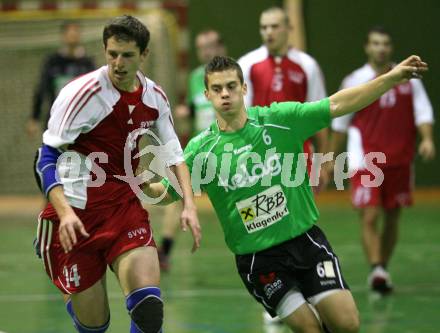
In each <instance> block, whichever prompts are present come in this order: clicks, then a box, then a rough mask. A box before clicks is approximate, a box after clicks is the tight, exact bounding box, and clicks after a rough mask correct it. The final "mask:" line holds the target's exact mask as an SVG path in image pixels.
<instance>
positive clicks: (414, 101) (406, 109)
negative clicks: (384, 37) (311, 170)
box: [332, 64, 434, 170]
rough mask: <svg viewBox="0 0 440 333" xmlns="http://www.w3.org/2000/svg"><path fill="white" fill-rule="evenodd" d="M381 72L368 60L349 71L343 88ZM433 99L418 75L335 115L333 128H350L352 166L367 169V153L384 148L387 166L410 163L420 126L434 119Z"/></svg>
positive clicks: (351, 167) (350, 160)
mask: <svg viewBox="0 0 440 333" xmlns="http://www.w3.org/2000/svg"><path fill="white" fill-rule="evenodd" d="M376 76H377V74H376V72H375V71H374V69H373V68H372V67H371V66H370V65H369V64H365V65H364V66H363V67H361V68H359V69H357V70H355V71H354V72H353V73H351V74H350V75H348V76H347V77H346V78H345V79H344V80H343V82H342V86H341V89H344V88H349V87H354V86H357V85H359V84H362V83H366V82H368V81H370V80H372V79H374V78H375V77H376ZM433 121H434V116H433V110H432V105H431V102H430V101H429V98H428V95H427V94H426V91H425V89H424V87H423V84H422V82H421V81H420V80H418V79H412V80H410V81H409V82H407V83H404V84H401V85H398V86H396V87H394V88H393V89H391V90H390V91H388V92H387V93H385V94H384V95H382V97H381V98H379V99H378V100H376V101H375V102H374V103H372V104H371V105H369V106H367V107H366V108H364V109H363V110H361V111H359V112H356V113H354V114H349V115H345V116H342V117H339V118H335V119H333V121H332V129H333V130H334V131H338V132H347V131H348V141H347V142H348V144H347V151H348V153H349V159H348V162H349V169H350V170H360V169H365V168H366V165H365V162H364V156H365V154H368V153H370V152H383V153H384V154H385V156H386V166H398V165H408V164H410V163H411V161H412V160H413V158H414V147H415V143H416V134H417V133H416V132H417V129H416V126H418V125H420V124H423V123H433Z"/></svg>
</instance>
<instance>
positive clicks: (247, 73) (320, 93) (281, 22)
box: [238, 7, 328, 191]
mask: <svg viewBox="0 0 440 333" xmlns="http://www.w3.org/2000/svg"><path fill="white" fill-rule="evenodd" d="M291 30H292V26H291V24H290V21H289V17H288V15H287V13H286V12H285V10H283V9H282V8H279V7H271V8H268V9H266V10H264V11H263V12H262V13H261V16H260V34H261V38H262V40H263V43H264V45H262V46H261V47H259V48H258V49H256V50H253V51H251V52H249V53H247V54H246V55H244V56H243V57H241V58H240V59H239V61H238V62H239V64H240V66H241V68H242V69H243V74H244V78H245V81H246V83H247V87H248V93H247V95H246V96H245V103H246V105H247V106H254V105H259V106H264V105H270V104H271V103H273V102H286V101H297V102H301V103H303V102H311V101H317V100H320V99H322V98H324V97H325V96H326V91H325V85H324V77H323V75H322V72H321V69H320V68H319V65H318V63H317V62H316V60H315V59H313V58H312V57H311V56H310V55H308V54H307V53H305V52H302V51H300V50H298V49H296V48H294V47H291V46H290V45H289V40H288V39H289V32H290V31H291ZM327 136H328V130H327V129H323V130H321V131H320V132H318V133H317V134H316V136H315V139H316V143H317V147H316V148H317V149H316V152H320V153H325V152H326V148H327ZM304 152H305V153H308V154H309V163H308V171H309V173H310V171H311V163H310V162H311V161H312V153H313V152H314V147H313V145H312V142H311V140H307V141H306V142H305V144H304ZM319 177H320V181H319V186H318V187H315V190H316V191H319V189H320V188H322V187H323V186H325V185H326V183H327V181H328V177H327V172H326V170H325V169H323V170H321V172H320V173H319ZM312 178H315V175H314V174H313V175H312Z"/></svg>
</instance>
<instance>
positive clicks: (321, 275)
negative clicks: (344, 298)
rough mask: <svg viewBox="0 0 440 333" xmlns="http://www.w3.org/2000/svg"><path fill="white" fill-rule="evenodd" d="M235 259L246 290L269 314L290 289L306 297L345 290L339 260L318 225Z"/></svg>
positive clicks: (274, 313) (273, 312) (346, 287)
mask: <svg viewBox="0 0 440 333" xmlns="http://www.w3.org/2000/svg"><path fill="white" fill-rule="evenodd" d="M235 260H236V264H237V269H238V273H239V274H240V277H241V279H242V281H243V283H244V284H245V286H246V288H247V290H248V291H249V293H250V294H251V295H252V296H253V297H254V298H255V299H256V300H257V301H258V302H259V303H261V304H262V305H263V306H264V307H265V308H266V310H267V311H268V312H269V313H270V314H271V315H272V316H276V311H275V310H276V307H277V305H278V303H279V302H280V301H281V299H282V298H283V296H284V295H285V294H286V293H287V292H288V291H290V290H291V289H296V290H298V291H299V292H301V293H302V295H303V296H304V298H305V299H307V298H309V297H312V296H315V295H317V294H320V293H322V292H325V291H329V290H334V289H348V286H347V284H346V282H345V281H344V278H343V277H342V273H341V269H340V266H339V260H338V258H337V256H336V254H334V252H333V250H332V248H331V246H330V244H329V242H328V241H327V238H326V237H325V235H324V233H323V232H322V231H321V229H319V228H318V227H317V226H313V227H312V228H310V229H309V230H308V231H307V232H305V233H304V234H302V235H300V236H298V237H295V238H293V239H291V240H288V241H286V242H284V243H282V244H279V245H276V246H273V247H271V248H269V249H266V250H263V251H260V252H256V253H252V254H246V255H236V257H235Z"/></svg>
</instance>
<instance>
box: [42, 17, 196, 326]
mask: <svg viewBox="0 0 440 333" xmlns="http://www.w3.org/2000/svg"><path fill="white" fill-rule="evenodd" d="M149 37H150V34H149V31H148V30H147V28H146V27H145V26H144V25H143V24H142V23H141V22H140V21H139V20H137V19H136V18H134V17H132V16H127V15H124V16H120V17H117V18H114V19H113V20H111V21H110V22H109V23H108V24H107V25H106V26H105V28H104V32H103V42H104V49H105V58H106V62H107V65H106V66H103V67H101V68H99V69H97V70H96V71H94V72H91V73H88V74H86V75H84V76H82V77H80V78H78V79H76V80H74V81H72V82H71V83H69V84H68V85H67V86H65V87H64V88H63V89H62V90H61V92H60V94H59V95H58V97H57V99H56V100H55V102H54V104H53V106H52V110H51V117H50V120H49V124H48V129H47V130H46V131H45V133H44V135H43V145H42V147H41V148H40V150H39V155H38V159H37V161H36V172H37V175H38V179H39V183H40V186H41V188H42V190H43V192H44V193H45V194H46V196H47V197H48V199H49V201H50V203H49V204H48V205H47V207H46V208H45V209H44V210H43V212H42V213H41V214H40V218H39V224H38V237H37V248H38V250H39V252H40V255H41V257H42V259H43V262H44V266H45V269H46V272H47V274H48V275H49V277H50V279H51V280H52V282H53V283H54V284H55V285H56V286H57V287H58V289H60V290H61V292H62V293H63V294H64V295H65V300H66V306H67V310H68V312H69V314H70V315H71V317H72V319H73V322H74V326H75V328H76V329H77V331H78V332H81V333H83V332H95V333H96V332H105V331H106V329H107V328H108V326H109V322H110V313H109V306H108V298H107V291H106V283H105V280H106V279H105V272H106V269H107V266H109V267H110V268H111V269H112V271H113V272H114V273H115V275H116V277H117V278H118V281H119V283H120V286H121V289H122V291H123V293H124V296H125V297H126V303H127V304H126V305H127V309H128V311H129V314H130V316H131V320H132V322H131V329H130V332H131V333H138V332H148V333H153V332H154V333H156V332H160V331H161V327H162V322H163V303H162V299H161V295H160V288H159V279H160V270H159V262H158V258H157V251H156V247H155V243H154V239H153V236H152V230H151V228H150V223H149V217H148V213H147V212H146V211H145V210H144V209H143V208H142V206H141V203H140V200H139V198H138V197H137V195H140V192H141V191H140V188H139V187H138V186H137V182H136V181H137V179H136V178H135V177H134V174H135V172H136V169H137V167H138V165H139V157H138V156H137V155H138V153H139V149H138V144H139V140H140V138H141V136H142V135H144V134H150V135H151V136H152V137H154V138H155V139H156V141H157V142H158V143H160V144H161V145H159V146H154V148H151V147H150V146H148V147H150V148H151V149H154V150H155V152H156V155H157V154H160V155H159V156H157V157H158V160H160V161H161V162H162V163H163V164H164V167H168V168H169V169H170V170H171V171H172V172H173V173H174V174H175V176H176V178H177V181H178V183H179V185H180V187H181V189H182V192H183V194H184V200H183V201H184V208H183V211H182V214H181V221H182V225H183V226H184V228H186V227H190V228H191V231H192V232H193V236H194V248H193V250H195V249H196V248H197V247H198V246H199V242H200V227H199V222H198V219H197V214H196V209H195V205H194V203H193V199H192V190H191V185H190V179H189V173H188V170H187V167H186V165H185V163H184V161H183V153H182V149H181V147H180V145H179V143H178V140H177V137H176V134H175V132H174V129H173V123H172V119H171V112H170V106H169V103H168V100H167V97H166V95H165V94H164V92H163V91H162V90H161V88H160V87H158V86H157V85H156V84H155V83H154V82H153V81H151V80H150V79H148V78H146V77H145V76H144V75H143V74H142V73H141V72H140V71H139V68H140V66H141V64H142V62H143V60H144V59H145V57H146V56H147V53H148V48H147V46H148V42H149ZM130 175H131V177H130Z"/></svg>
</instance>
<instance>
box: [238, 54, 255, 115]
mask: <svg viewBox="0 0 440 333" xmlns="http://www.w3.org/2000/svg"><path fill="white" fill-rule="evenodd" d="M238 64H239V65H240V67H241V70H242V71H243V79H244V82H245V83H246V85H247V93H246V95H245V96H244V105H245V106H246V107H251V106H252V100H253V99H254V89H253V85H252V81H251V67H252V66H249V65H248V64H246V62H245V61H244V58H240V59H238Z"/></svg>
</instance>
